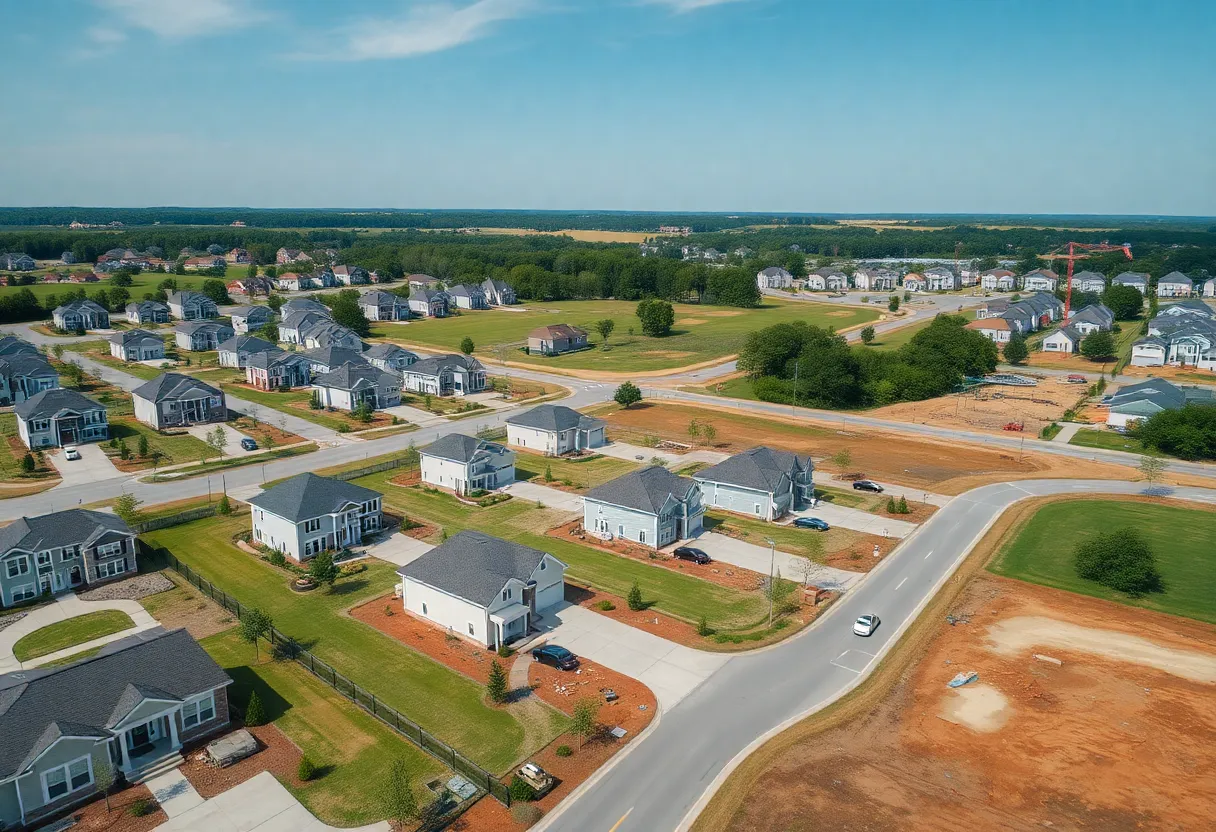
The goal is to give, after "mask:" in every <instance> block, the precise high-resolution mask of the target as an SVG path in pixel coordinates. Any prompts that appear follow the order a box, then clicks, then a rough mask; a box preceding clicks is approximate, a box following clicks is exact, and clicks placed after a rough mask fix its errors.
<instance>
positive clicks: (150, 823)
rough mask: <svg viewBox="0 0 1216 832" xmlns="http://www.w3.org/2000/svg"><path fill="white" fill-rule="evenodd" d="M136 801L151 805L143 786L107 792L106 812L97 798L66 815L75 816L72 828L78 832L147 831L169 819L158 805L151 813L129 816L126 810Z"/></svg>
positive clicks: (149, 793)
mask: <svg viewBox="0 0 1216 832" xmlns="http://www.w3.org/2000/svg"><path fill="white" fill-rule="evenodd" d="M137 800H145V801H148V802H149V803H152V804H153V805H155V801H153V800H152V792H150V791H148V787H147V786H144V785H139V786H131V787H129V788H126V789H123V790H122V791H121V792H118V793H117V794H112V795H110V809H109V811H106V802H105V801H104V800H102V799H101V798H97V799H96V800H94V801H93V802H92V803H90V804H88V805H87V806H85V807H83V808H81V809H76V810H75V811H73V812H70V813H69V814H68V817H72V818H75V819H76V823H75V825H74V826H72V829H74V830H82V832H148V830H151V829H155V828H156V827H158V826H160V825H161V824H162V823H164V822H165V821H167V820H168V819H169V816H168V815H166V814H165V811H164V810H163V809H161V808H160V807H159V806H158V807H157V809H156V811H155V812H152V813H151V814H147V815H144V816H143V817H140V818H137V817H133V816H132V815H131V814H130V809H131V806H132V805H133V804H134V803H135V801H137Z"/></svg>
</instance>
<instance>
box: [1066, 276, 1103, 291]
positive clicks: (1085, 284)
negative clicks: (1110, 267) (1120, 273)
mask: <svg viewBox="0 0 1216 832" xmlns="http://www.w3.org/2000/svg"><path fill="white" fill-rule="evenodd" d="M1072 288H1073V289H1076V290H1079V291H1082V292H1095V293H1097V294H1102V293H1103V292H1105V291H1106V275H1104V274H1099V273H1098V272H1091V271H1083V272H1077V273H1076V274H1074V275H1073V276H1072Z"/></svg>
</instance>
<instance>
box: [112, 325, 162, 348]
mask: <svg viewBox="0 0 1216 832" xmlns="http://www.w3.org/2000/svg"><path fill="white" fill-rule="evenodd" d="M106 340H107V341H109V342H110V343H111V344H120V345H122V346H124V347H129V346H131V345H132V344H140V345H145V344H148V343H149V342H152V343H155V344H159V345H160V346H162V347H163V346H164V345H165V341H164V339H163V338H161V337H160V336H159V335H156V334H154V333H151V332H148V331H147V330H146V329H128V330H127V331H126V332H116V333H114V334H113V335H111V336H110V337H109V338H107V339H106Z"/></svg>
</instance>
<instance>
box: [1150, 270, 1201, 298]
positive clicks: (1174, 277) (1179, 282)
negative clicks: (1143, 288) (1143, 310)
mask: <svg viewBox="0 0 1216 832" xmlns="http://www.w3.org/2000/svg"><path fill="white" fill-rule="evenodd" d="M1194 289H1195V282H1194V281H1193V280H1191V279H1190V278H1189V277H1187V276H1186V275H1184V274H1183V273H1182V272H1170V273H1169V274H1167V275H1166V276H1165V277H1162V278H1160V279H1159V280H1158V281H1157V297H1159V298H1189V297H1190V296H1191V294H1192V293H1193V292H1194Z"/></svg>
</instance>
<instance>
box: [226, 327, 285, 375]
mask: <svg viewBox="0 0 1216 832" xmlns="http://www.w3.org/2000/svg"><path fill="white" fill-rule="evenodd" d="M278 349H279V346H278V344H272V343H270V342H269V341H267V340H266V339H265V338H259V337H258V336H256V335H234V336H232V337H231V338H229V339H228V340H227V341H225V342H224V343H222V344H220V345H219V346H218V347H216V350H217V351H218V352H219V358H220V366H221V367H232V368H234V369H238V370H243V369H245V366H246V365H247V364H249V356H251V355H257V354H258V353H260V352H277V351H278Z"/></svg>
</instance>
